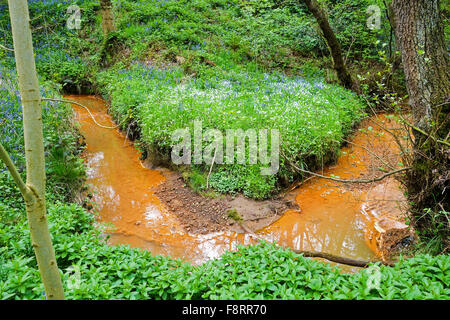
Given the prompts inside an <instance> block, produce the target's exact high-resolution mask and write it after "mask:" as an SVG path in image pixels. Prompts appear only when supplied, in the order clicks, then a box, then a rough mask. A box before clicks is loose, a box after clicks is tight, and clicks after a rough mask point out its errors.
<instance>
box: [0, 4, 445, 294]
mask: <svg viewBox="0 0 450 320" xmlns="http://www.w3.org/2000/svg"><path fill="white" fill-rule="evenodd" d="M294 2H295V3H296V1H283V2H281V1H275V0H274V1H268V0H266V1H246V2H245V4H244V2H241V1H237V0H229V1H228V0H213V1H205V0H196V1H184V0H183V1H150V0H146V1H141V2H134V1H127V0H117V1H114V4H115V7H116V8H117V9H116V12H115V15H116V17H117V18H118V26H119V28H118V32H117V33H116V34H115V35H114V37H115V39H116V40H115V41H116V42H117V43H120V44H122V47H121V49H123V50H120V53H121V54H122V53H126V52H127V51H129V52H128V54H127V55H125V54H124V55H123V57H122V58H118V57H117V56H110V57H108V59H109V60H110V63H112V65H113V68H111V69H110V70H109V71H105V72H102V73H99V74H98V77H97V76H96V74H97V73H98V72H97V71H99V69H100V62H101V55H100V53H99V52H101V50H100V49H101V47H102V43H103V40H104V39H102V36H101V32H100V28H99V21H98V18H97V12H96V11H97V10H98V3H97V1H81V0H80V1H56V0H45V1H29V4H30V12H31V18H32V19H33V20H32V21H31V23H32V26H33V29H34V33H33V37H34V43H35V51H36V60H37V67H38V71H39V73H40V75H41V87H42V88H43V89H42V94H43V95H44V96H48V97H55V96H57V95H58V93H59V92H60V90H61V89H62V88H65V89H66V90H75V89H76V88H79V87H82V86H86V85H87V84H89V83H90V82H92V83H97V85H98V87H99V89H101V90H102V91H103V93H104V94H105V96H107V97H109V98H110V100H111V102H112V110H113V112H114V115H115V116H116V117H117V119H119V121H120V122H123V126H124V128H125V127H126V126H128V125H129V124H131V123H132V122H133V121H139V126H140V131H141V135H142V137H141V138H142V141H143V142H144V143H145V144H146V145H147V147H149V146H150V145H153V146H157V147H158V148H160V149H162V150H163V149H164V148H167V147H168V145H167V142H166V140H165V138H166V137H167V136H168V134H169V132H170V130H172V129H173V128H175V127H178V126H179V125H180V126H185V125H187V124H189V123H190V121H192V119H194V116H196V117H197V116H200V115H201V114H202V112H204V111H205V110H209V108H211V109H213V110H214V111H215V113H217V115H216V114H214V115H213V117H204V118H202V120H203V121H204V122H205V124H207V125H208V126H214V127H218V128H219V129H225V128H226V127H225V124H224V123H223V119H222V118H223V117H228V119H232V117H231V116H230V114H233V113H237V112H239V114H240V116H239V118H240V119H243V121H242V123H238V122H233V123H232V124H230V125H233V126H237V125H243V127H244V128H248V127H249V125H250V123H253V122H258V126H260V127H263V126H272V125H276V126H277V127H278V128H280V130H283V132H284V134H285V135H286V137H287V139H286V141H287V142H286V143H287V144H286V148H285V149H284V152H285V153H286V154H287V155H288V156H289V157H291V158H290V160H291V161H295V162H296V163H297V164H300V165H301V164H304V165H307V164H309V165H311V164H314V161H311V160H310V159H309V158H308V155H312V156H313V157H316V158H317V157H321V156H323V155H325V154H327V152H329V151H331V152H336V151H337V148H338V146H339V139H341V138H342V137H343V136H344V135H345V134H347V133H348V132H349V131H350V130H351V127H352V125H353V124H354V123H355V122H357V121H358V120H359V118H360V117H361V116H362V105H361V103H360V102H359V101H357V100H356V99H355V98H354V97H353V96H352V94H350V93H349V92H347V91H344V90H342V89H340V88H339V87H336V86H334V85H329V84H325V83H324V82H323V81H322V79H318V76H320V75H321V72H319V73H317V69H316V68H315V67H311V65H309V64H306V65H305V64H304V63H301V62H300V60H299V59H298V57H300V56H301V55H303V54H307V53H308V54H310V53H311V52H312V53H313V54H317V55H320V54H321V52H323V51H324V50H326V48H325V46H324V44H323V41H322V40H321V39H320V37H319V36H318V35H317V33H316V32H315V30H314V25H313V20H312V19H311V17H310V16H309V15H307V14H306V11H305V8H303V7H301V6H300V7H299V6H297V5H296V4H293V3H294ZM327 3H328V4H329V5H330V7H329V9H330V16H331V20H332V23H333V25H334V26H335V28H341V29H339V33H338V35H339V37H340V41H341V42H342V43H343V46H344V49H345V50H347V49H348V47H349V46H350V45H351V44H353V48H360V49H364V50H365V52H366V53H367V55H368V56H369V55H375V54H376V52H377V50H378V49H379V48H378V47H377V46H374V45H373V44H372V42H368V38H369V37H367V33H368V31H367V29H366V28H364V23H365V18H366V16H365V15H364V11H365V9H366V2H364V1H354V0H346V1H341V2H336V1H328V2H327ZM367 3H370V4H373V3H376V1H367ZM70 4H78V5H79V6H80V7H81V8H82V25H83V28H82V30H80V31H75V30H68V29H67V28H65V23H66V19H67V18H68V15H67V13H66V9H67V7H68V6H69V5H70ZM0 9H1V10H0V28H1V29H2V30H3V31H5V32H3V33H2V37H4V38H2V43H3V44H5V45H6V46H8V47H12V44H11V38H10V34H9V32H7V31H8V30H9V28H10V26H9V17H8V14H7V10H6V9H7V7H6V5H5V4H4V2H2V3H0ZM294 15H295V16H294ZM49 17H51V19H49ZM343 21H344V22H346V23H343ZM342 28H343V29H342ZM382 32H383V31H380V33H379V37H380V39H381V41H384V40H386V35H385V34H383V33H382ZM380 45H381V44H380ZM349 52H350V51H349ZM177 56H182V57H184V59H185V62H184V63H177V62H176V57H177ZM0 58H1V60H0V79H1V81H2V83H1V87H0V133H1V135H0V141H1V143H2V144H3V145H4V146H5V147H6V149H7V150H8V152H9V153H10V154H11V155H12V158H13V160H14V162H15V163H16V164H17V166H18V167H19V170H20V171H21V172H22V174H24V173H23V170H24V159H23V132H22V124H21V121H22V120H21V107H20V98H19V96H18V90H17V84H16V80H15V71H14V67H13V66H14V60H13V59H12V55H11V53H7V52H4V51H0ZM352 58H353V56H352V54H351V53H350V55H349V59H352ZM159 60H160V61H159ZM138 61H140V62H146V64H145V65H143V64H142V63H139V62H138ZM149 61H150V62H155V63H150V66H149V64H148V62H149ZM208 61H209V62H208ZM211 62H212V63H211ZM157 66H158V67H157ZM160 66H163V67H162V68H161V67H160ZM279 68H282V69H284V70H287V71H288V73H289V74H290V75H289V76H286V75H283V74H281V73H280V72H279V70H277V69H279ZM310 80H312V81H310ZM314 80H317V81H316V82H314ZM51 81H53V82H51ZM55 82H56V83H58V85H56V84H55ZM267 91H269V92H267ZM255 92H256V93H255ZM162 93H164V95H163V94H162ZM167 93H170V95H169V94H167ZM158 94H159V95H158ZM166 94H167V96H166ZM217 95H219V96H220V99H217V97H216V96H217ZM160 101H163V102H164V104H165V105H166V107H165V108H162V107H161V103H160ZM246 101H247V105H245V102H246ZM239 102H241V104H239ZM180 103H181V104H182V105H183V106H184V107H185V108H186V109H183V108H181V109H180V108H178V106H179V104H180ZM264 103H267V104H266V105H264ZM330 109H333V110H330ZM183 110H184V111H183ZM187 111H189V112H187ZM253 111H258V112H253ZM284 111H286V114H283V112H284ZM300 114H301V117H300ZM288 115H289V117H288ZM172 119H173V120H174V122H173V123H172V122H171V121H172ZM321 120H322V121H324V122H323V125H319V126H316V125H317V124H318V122H319V121H321ZM155 123H157V124H158V127H159V129H158V130H151V131H150V130H148V129H149V128H152V126H153V128H155V127H156V126H155V125H154V124H155ZM69 124H70V108H69V107H68V106H65V105H62V104H59V105H57V104H53V103H44V127H45V145H46V153H47V154H46V155H47V157H46V158H47V167H46V170H47V175H48V186H47V199H48V202H49V203H48V213H49V223H50V228H51V233H52V237H53V241H54V247H55V251H56V256H57V259H58V264H59V267H60V269H61V274H62V276H63V283H64V286H65V290H66V295H67V298H69V299H121V298H123V299H148V298H154V299H171V298H172V299H174V298H177V299H194V298H195V299H234V298H238V299H449V297H450V290H449V283H450V272H449V268H450V258H449V256H448V255H440V256H436V257H432V256H430V255H418V256H416V257H414V258H412V259H408V260H401V261H400V262H399V263H397V264H396V266H395V267H392V268H391V267H386V266H379V270H380V273H381V278H380V287H379V288H375V289H368V287H367V281H368V277H369V275H370V272H369V270H362V271H361V272H359V273H355V274H342V273H340V272H339V270H338V269H335V268H332V267H330V266H328V265H326V264H324V263H321V262H319V261H314V260H311V259H306V258H304V257H302V256H300V255H297V254H295V253H293V252H291V251H289V250H286V249H281V248H279V247H276V246H275V245H271V244H261V245H257V246H250V247H240V248H239V250H238V251H236V252H228V253H226V254H224V255H223V256H222V257H221V258H220V259H216V260H212V261H209V262H207V263H205V264H203V265H200V266H192V265H190V264H187V263H184V262H181V261H177V260H172V259H169V258H165V257H161V256H152V255H151V253H150V252H147V251H142V250H138V249H132V248H129V247H126V246H114V247H111V246H107V245H106V244H105V241H104V239H103V238H102V237H101V236H100V231H99V229H98V228H97V226H95V224H94V217H93V216H92V215H91V214H90V213H87V212H86V211H84V209H83V208H81V207H80V206H78V205H76V204H72V203H69V202H68V200H69V199H68V198H70V195H71V191H70V190H76V189H77V188H79V183H80V181H82V177H83V174H84V173H83V172H84V168H83V166H82V163H81V161H80V158H79V148H78V146H77V134H76V132H75V131H74V130H73V129H72V128H71V127H70V125H69ZM297 125H298V126H297ZM153 128H152V129H153ZM297 137H298V138H299V140H297V139H296V138H297ZM307 158H308V159H307ZM309 161H311V162H309ZM0 168H1V169H0V298H1V299H44V298H45V297H44V295H43V291H44V290H43V286H42V284H41V280H40V276H39V273H38V271H37V266H36V261H35V258H34V253H33V250H32V246H31V242H30V236H29V230H28V225H27V222H26V218H25V209H24V205H23V201H22V199H21V196H20V193H19V191H18V189H17V188H16V187H15V186H14V184H13V181H12V180H11V178H10V176H9V175H8V173H7V172H6V171H5V168H4V167H0ZM194 169H195V170H198V172H199V175H201V174H202V172H203V171H202V170H203V169H204V168H194ZM244 169H245V168H242V167H238V166H234V167H232V168H231V169H230V170H232V172H231V173H230V172H228V171H226V169H224V168H220V167H219V168H216V171H214V172H213V174H212V176H211V183H212V184H213V185H215V187H216V188H217V189H218V190H221V191H224V192H230V191H240V192H244V193H246V194H248V195H249V196H253V197H265V196H267V195H268V194H270V192H272V191H273V189H274V187H275V186H276V181H275V180H268V181H261V180H260V179H259V177H258V176H257V175H255V174H254V172H252V171H251V170H250V169H249V170H250V172H244V173H242V172H241V171H240V170H244ZM281 174H284V175H286V174H288V173H286V172H285V170H282V171H281V172H280V175H281ZM241 176H245V177H246V178H245V179H246V181H254V183H252V184H250V185H243V183H242V180H241V181H240V180H239V179H233V178H230V177H235V178H239V177H241ZM225 178H228V180H227V179H225ZM278 178H281V177H278ZM252 179H253V180H252ZM199 180H200V181H203V182H204V180H202V179H199ZM74 182H75V185H74V184H73V183H74ZM203 182H202V183H203ZM202 183H200V184H199V185H200V186H201V185H202ZM253 185H257V188H254V187H252V186H253ZM259 185H261V187H260V186H259Z"/></svg>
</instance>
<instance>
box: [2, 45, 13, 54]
mask: <svg viewBox="0 0 450 320" xmlns="http://www.w3.org/2000/svg"><path fill="white" fill-rule="evenodd" d="M0 49H3V50H6V51H11V52H14V49H10V48H7V47H5V46H3V45H1V44H0Z"/></svg>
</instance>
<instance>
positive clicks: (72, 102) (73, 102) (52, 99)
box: [42, 98, 119, 129]
mask: <svg viewBox="0 0 450 320" xmlns="http://www.w3.org/2000/svg"><path fill="white" fill-rule="evenodd" d="M42 100H45V101H56V102H63V103H71V104H76V105H77V106H80V107H82V108H84V109H86V110H87V112H88V113H89V115H90V116H91V118H92V120H93V121H94V123H95V124H96V125H97V126H99V127H100V128H104V129H116V128H117V127H119V125H116V126H114V127H106V126H102V125H101V124H99V123H98V122H97V121H95V118H94V116H93V115H92V113H91V111H90V110H89V108H88V107H86V106H84V105H82V104H81V103H78V102H76V101H71V100H63V99H54V98H42Z"/></svg>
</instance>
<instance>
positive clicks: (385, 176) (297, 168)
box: [286, 159, 411, 183]
mask: <svg viewBox="0 0 450 320" xmlns="http://www.w3.org/2000/svg"><path fill="white" fill-rule="evenodd" d="M286 160H287V159H286ZM288 163H289V165H290V166H292V167H293V168H294V169H295V170H297V171H300V172H303V173H307V174H310V175H313V176H316V177H319V178H322V179H328V180H333V181H336V182H342V183H372V182H377V181H381V180H383V179H385V178H387V177H389V176H392V175H394V174H397V173H400V172H403V171H407V170H410V169H411V167H405V168H401V169H398V170H394V171H391V172H388V173H386V174H383V175H382V176H380V177H377V178H373V179H349V180H346V179H339V178H334V177H328V176H324V175H321V174H318V173H315V172H312V171H308V170H305V169H301V168H299V167H297V166H296V165H294V164H293V163H291V162H290V161H289V160H288Z"/></svg>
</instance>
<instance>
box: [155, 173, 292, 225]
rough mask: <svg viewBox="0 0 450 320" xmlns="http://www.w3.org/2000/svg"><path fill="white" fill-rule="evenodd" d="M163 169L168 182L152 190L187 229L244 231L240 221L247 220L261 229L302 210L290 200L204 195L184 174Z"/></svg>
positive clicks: (249, 223) (248, 223)
mask: <svg viewBox="0 0 450 320" xmlns="http://www.w3.org/2000/svg"><path fill="white" fill-rule="evenodd" d="M161 171H162V173H163V174H164V176H165V177H166V181H165V182H164V183H162V184H160V185H159V186H157V187H156V188H155V189H154V191H153V192H154V194H155V195H156V196H157V197H158V198H159V199H160V200H161V202H162V203H163V204H164V205H165V206H166V207H167V208H168V210H170V212H172V213H174V214H175V215H176V216H177V217H178V219H179V221H180V222H181V224H182V225H183V227H184V228H185V229H186V231H188V232H192V233H199V234H207V233H211V232H218V231H226V230H231V231H235V232H239V233H241V232H245V231H244V230H242V229H241V227H240V226H239V223H238V222H245V223H246V225H248V226H249V227H250V228H251V229H252V230H258V229H261V228H264V227H265V226H267V225H269V224H271V223H273V222H274V221H276V220H278V219H279V218H280V217H281V216H282V215H283V213H284V212H286V211H287V210H290V209H291V210H300V208H299V206H298V205H297V203H295V201H293V200H290V199H283V198H275V199H270V200H264V201H257V200H252V199H248V198H245V197H244V196H242V195H236V196H232V195H220V196H217V197H212V196H209V195H204V194H201V193H197V192H195V191H194V190H192V189H191V188H190V187H189V186H187V185H186V183H185V182H184V180H183V178H182V176H181V174H179V173H176V172H172V171H169V170H166V169H162V170H161ZM236 213H237V215H236ZM230 215H232V216H234V219H233V218H231V217H230ZM236 216H237V217H238V219H236ZM241 219H242V220H241Z"/></svg>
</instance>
